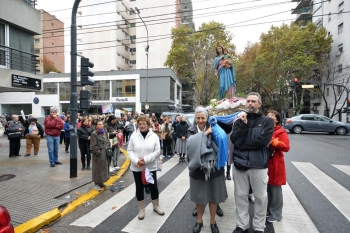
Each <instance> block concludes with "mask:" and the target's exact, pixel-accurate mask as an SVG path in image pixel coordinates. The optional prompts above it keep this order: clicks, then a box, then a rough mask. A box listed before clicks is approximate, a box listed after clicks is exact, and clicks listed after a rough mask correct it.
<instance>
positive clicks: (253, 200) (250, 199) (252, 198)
mask: <svg viewBox="0 0 350 233" xmlns="http://www.w3.org/2000/svg"><path fill="white" fill-rule="evenodd" d="M248 200H249V201H251V202H252V203H254V202H255V197H254V194H253V193H252V194H249V195H248Z"/></svg>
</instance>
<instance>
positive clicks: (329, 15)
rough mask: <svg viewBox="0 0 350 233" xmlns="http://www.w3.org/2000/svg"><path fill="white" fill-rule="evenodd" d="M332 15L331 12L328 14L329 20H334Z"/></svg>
mask: <svg viewBox="0 0 350 233" xmlns="http://www.w3.org/2000/svg"><path fill="white" fill-rule="evenodd" d="M331 16H332V15H331V13H329V14H328V22H330V21H331V20H332V18H331Z"/></svg>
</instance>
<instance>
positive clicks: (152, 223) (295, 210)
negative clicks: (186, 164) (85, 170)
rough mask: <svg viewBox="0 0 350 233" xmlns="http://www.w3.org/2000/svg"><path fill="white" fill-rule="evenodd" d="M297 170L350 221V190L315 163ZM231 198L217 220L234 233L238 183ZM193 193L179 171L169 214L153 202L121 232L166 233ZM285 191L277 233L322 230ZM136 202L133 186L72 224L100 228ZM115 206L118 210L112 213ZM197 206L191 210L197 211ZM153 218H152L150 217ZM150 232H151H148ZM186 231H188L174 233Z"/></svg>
mask: <svg viewBox="0 0 350 233" xmlns="http://www.w3.org/2000/svg"><path fill="white" fill-rule="evenodd" d="M291 163H292V164H293V165H294V166H295V167H296V168H297V170H298V171H299V172H300V173H301V174H302V175H303V176H304V177H305V178H306V179H308V180H309V181H310V182H311V183H312V184H313V185H314V186H315V187H316V188H317V190H318V191H319V192H320V193H322V194H323V195H324V196H325V197H326V198H327V199H328V200H329V201H330V202H331V203H332V205H334V206H335V208H337V209H338V210H339V212H340V213H341V214H342V215H344V216H345V217H346V218H347V219H348V220H349V221H350V202H344V200H350V191H349V190H348V189H346V188H345V187H343V186H342V185H341V184H339V183H338V182H336V181H335V180H333V179H332V178H331V177H329V176H328V175H327V174H325V173H324V172H322V171H321V170H320V169H318V168H317V167H316V166H315V165H314V164H312V163H306V162H291ZM177 164H178V161H177V159H176V158H171V159H169V160H168V161H166V162H165V163H163V168H162V172H158V173H157V177H158V179H159V178H160V177H162V176H166V175H167V172H169V171H170V170H171V169H172V168H174V167H175V166H176V165H177ZM330 166H333V167H335V168H336V169H338V170H339V171H341V172H343V173H345V174H347V175H349V176H350V166H348V165H330ZM226 186H227V192H228V199H227V200H226V202H225V203H222V204H221V205H220V207H221V208H222V209H223V212H224V216H223V217H221V218H220V217H217V218H216V221H217V225H218V226H219V228H220V232H232V230H233V229H235V227H236V226H235V201H234V182H233V181H228V180H227V181H226ZM188 190H189V177H188V170H187V168H186V169H184V170H183V171H181V172H179V174H178V175H177V177H176V178H175V179H174V180H173V181H172V182H170V183H169V184H168V185H167V186H166V187H165V189H164V190H163V191H161V193H160V195H159V197H160V206H161V208H162V209H163V210H164V212H165V215H164V216H159V215H157V214H156V213H154V212H153V205H152V203H150V204H148V205H147V206H146V209H145V212H146V217H145V219H144V220H142V221H140V220H138V218H137V215H135V216H133V217H132V218H130V220H129V221H128V223H127V224H125V225H123V226H122V227H121V228H120V229H122V230H121V232H125V233H127V232H128V233H139V232H140V233H141V232H149V233H153V232H162V231H160V229H161V227H162V226H163V225H164V224H166V222H167V220H168V219H169V217H170V215H171V214H172V213H173V212H174V210H175V209H176V208H177V206H178V205H180V204H181V200H182V198H183V197H184V196H185V195H186V193H187V192H188ZM282 190H283V200H284V201H283V202H284V206H283V219H282V221H280V222H276V223H273V228H274V232H276V233H290V232H297V233H299V232H308V233H318V232H319V230H320V229H317V227H316V225H315V223H314V222H313V221H312V219H311V218H310V216H309V214H308V213H307V212H306V210H305V209H304V207H303V205H302V204H301V203H300V201H299V200H298V197H297V196H296V195H295V193H294V192H293V190H292V189H291V187H290V186H289V184H288V183H287V185H285V186H282ZM134 199H135V186H134V185H130V186H128V187H127V188H126V189H124V190H123V191H121V192H119V193H118V194H116V195H115V196H113V197H112V198H110V199H109V200H107V201H106V202H104V203H103V204H101V205H100V206H98V207H96V208H95V209H93V210H92V211H91V212H89V213H87V214H85V215H84V216H82V217H80V218H79V219H77V220H75V221H74V222H72V223H71V224H70V225H72V226H78V227H90V228H95V227H97V226H99V225H100V224H101V223H102V222H103V221H105V220H106V219H108V218H110V217H111V216H112V215H113V214H116V213H117V212H118V210H120V209H121V208H123V207H124V206H125V205H127V204H128V203H129V202H130V201H132V200H134ZM111 206H116V207H117V208H115V209H113V210H111ZM194 207H195V204H194V203H193V205H192V206H190V207H189V208H190V209H191V210H193V208H194ZM185 214H186V215H189V219H190V220H189V221H191V224H192V222H193V225H194V223H195V218H193V217H192V216H190V214H191V213H190V212H186V213H185ZM148 216H149V217H148ZM209 218H210V215H209V208H208V206H207V207H206V210H205V212H204V215H203V222H204V223H205V224H204V227H203V228H202V231H201V232H202V233H207V232H208V233H209V232H211V230H210V225H209ZM145 229H147V230H145ZM174 232H184V231H174Z"/></svg>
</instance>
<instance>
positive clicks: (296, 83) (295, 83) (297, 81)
mask: <svg viewBox="0 0 350 233" xmlns="http://www.w3.org/2000/svg"><path fill="white" fill-rule="evenodd" d="M299 81H300V79H299V78H294V79H292V80H290V87H291V88H294V87H295V86H296V85H299V84H300V83H299Z"/></svg>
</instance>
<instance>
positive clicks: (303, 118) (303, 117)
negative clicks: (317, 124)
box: [301, 116, 315, 121]
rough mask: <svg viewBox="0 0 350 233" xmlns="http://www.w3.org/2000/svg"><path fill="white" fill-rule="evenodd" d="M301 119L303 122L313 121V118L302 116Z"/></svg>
mask: <svg viewBox="0 0 350 233" xmlns="http://www.w3.org/2000/svg"><path fill="white" fill-rule="evenodd" d="M301 119H302V120H304V121H314V120H315V118H314V116H302V117H301Z"/></svg>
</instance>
